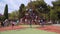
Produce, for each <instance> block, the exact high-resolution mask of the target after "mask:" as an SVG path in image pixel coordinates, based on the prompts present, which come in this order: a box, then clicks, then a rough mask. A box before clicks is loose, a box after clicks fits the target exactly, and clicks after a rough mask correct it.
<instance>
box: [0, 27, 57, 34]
mask: <svg viewBox="0 0 60 34" xmlns="http://www.w3.org/2000/svg"><path fill="white" fill-rule="evenodd" d="M0 34H57V33H54V32H47V31H43V30H38V29H36V28H26V29H19V30H9V31H3V32H0Z"/></svg>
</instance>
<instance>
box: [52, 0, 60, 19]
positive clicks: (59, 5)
mask: <svg viewBox="0 0 60 34" xmlns="http://www.w3.org/2000/svg"><path fill="white" fill-rule="evenodd" d="M52 4H53V9H54V10H55V11H56V13H57V15H58V16H57V17H58V19H60V17H59V16H60V14H59V13H60V0H56V1H55V2H52Z"/></svg>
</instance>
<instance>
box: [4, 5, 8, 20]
mask: <svg viewBox="0 0 60 34" xmlns="http://www.w3.org/2000/svg"><path fill="white" fill-rule="evenodd" d="M4 17H5V19H8V5H7V4H6V6H5V10H4Z"/></svg>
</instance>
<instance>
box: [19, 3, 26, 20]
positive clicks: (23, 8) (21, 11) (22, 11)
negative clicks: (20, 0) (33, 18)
mask: <svg viewBox="0 0 60 34" xmlns="http://www.w3.org/2000/svg"><path fill="white" fill-rule="evenodd" d="M25 11H26V8H25V5H24V4H21V6H20V7H19V17H18V18H19V19H20V18H22V17H23V16H24V14H25Z"/></svg>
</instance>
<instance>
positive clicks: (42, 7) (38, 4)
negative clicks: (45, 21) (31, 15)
mask: <svg viewBox="0 0 60 34" xmlns="http://www.w3.org/2000/svg"><path fill="white" fill-rule="evenodd" d="M28 8H32V9H33V10H34V12H35V13H36V14H37V15H39V16H45V17H46V14H48V13H49V11H50V9H49V7H48V6H47V4H46V3H45V2H44V0H43V1H39V0H36V1H32V2H30V3H28ZM42 14H45V15H42Z"/></svg>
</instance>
